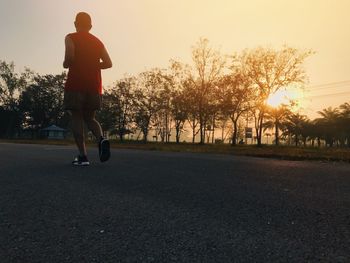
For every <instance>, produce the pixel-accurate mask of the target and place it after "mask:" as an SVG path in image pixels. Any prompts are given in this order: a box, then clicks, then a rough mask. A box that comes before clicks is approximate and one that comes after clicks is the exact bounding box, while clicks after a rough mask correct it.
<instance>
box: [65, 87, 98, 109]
mask: <svg viewBox="0 0 350 263" xmlns="http://www.w3.org/2000/svg"><path fill="white" fill-rule="evenodd" d="M63 104H64V109H65V110H99V109H101V95H100V94H96V93H88V92H76V91H65V92H64V102H63Z"/></svg>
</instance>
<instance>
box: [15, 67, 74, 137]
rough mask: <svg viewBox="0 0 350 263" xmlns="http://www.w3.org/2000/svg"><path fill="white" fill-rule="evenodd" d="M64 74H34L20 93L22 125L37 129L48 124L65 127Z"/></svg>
mask: <svg viewBox="0 0 350 263" xmlns="http://www.w3.org/2000/svg"><path fill="white" fill-rule="evenodd" d="M65 79H66V74H65V73H62V74H58V75H51V74H47V75H43V76H40V75H36V76H35V77H34V83H32V84H31V85H29V86H28V87H27V88H26V89H25V90H24V91H23V92H22V93H21V95H20V100H19V108H20V109H21V111H22V112H23V114H24V125H25V126H27V127H29V128H31V129H33V130H36V131H38V130H39V129H42V128H45V127H46V126H48V125H50V124H56V125H60V126H63V127H67V125H68V118H67V116H66V113H65V112H64V110H63V97H64V83H65Z"/></svg>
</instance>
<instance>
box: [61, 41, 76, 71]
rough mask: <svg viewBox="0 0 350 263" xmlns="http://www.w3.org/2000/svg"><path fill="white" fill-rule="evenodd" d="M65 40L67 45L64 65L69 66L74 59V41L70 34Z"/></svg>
mask: <svg viewBox="0 0 350 263" xmlns="http://www.w3.org/2000/svg"><path fill="white" fill-rule="evenodd" d="M64 42H65V46H66V51H65V55H64V61H63V67H64V68H69V67H70V66H71V65H72V64H73V61H74V42H73V40H72V39H71V38H70V37H69V36H66V38H65V41H64Z"/></svg>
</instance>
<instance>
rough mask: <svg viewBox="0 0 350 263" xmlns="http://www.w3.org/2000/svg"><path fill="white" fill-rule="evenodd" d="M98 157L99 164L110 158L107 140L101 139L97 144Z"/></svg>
mask: <svg viewBox="0 0 350 263" xmlns="http://www.w3.org/2000/svg"><path fill="white" fill-rule="evenodd" d="M98 150H99V156H100V161H101V162H106V161H108V159H109V157H111V151H110V145H109V141H108V140H107V139H104V138H101V140H100V142H99V144H98Z"/></svg>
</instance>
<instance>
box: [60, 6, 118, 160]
mask: <svg viewBox="0 0 350 263" xmlns="http://www.w3.org/2000/svg"><path fill="white" fill-rule="evenodd" d="M74 25H75V28H76V32H75V33H71V34H68V35H67V36H66V38H65V46H66V50H65V57H64V62H63V67H64V68H68V69H69V71H68V77H67V81H66V84H65V90H64V107H65V109H66V110H68V111H69V112H70V114H71V117H72V130H73V135H74V139H75V142H76V144H77V147H78V150H79V155H78V156H77V157H75V159H74V160H73V162H72V164H73V165H79V166H85V165H89V164H90V163H89V160H88V158H87V152H86V146H85V138H84V122H85V123H86V124H87V127H88V128H89V130H91V131H92V133H93V134H94V136H95V137H96V139H97V141H98V148H99V157H100V160H101V162H105V161H107V160H108V159H109V157H110V149H109V147H110V145H109V141H108V140H107V139H105V138H103V135H102V129H101V125H100V124H99V123H98V122H97V120H96V119H95V114H96V110H99V109H100V108H101V94H102V79H101V69H107V68H111V67H112V61H111V59H110V57H109V55H108V52H107V50H106V48H105V47H104V45H103V43H102V42H101V41H100V40H99V39H98V38H97V37H95V36H94V35H92V34H90V33H89V31H90V29H91V27H92V24H91V17H90V15H89V14H87V13H84V12H81V13H78V14H77V16H76V18H75V22H74Z"/></svg>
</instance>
